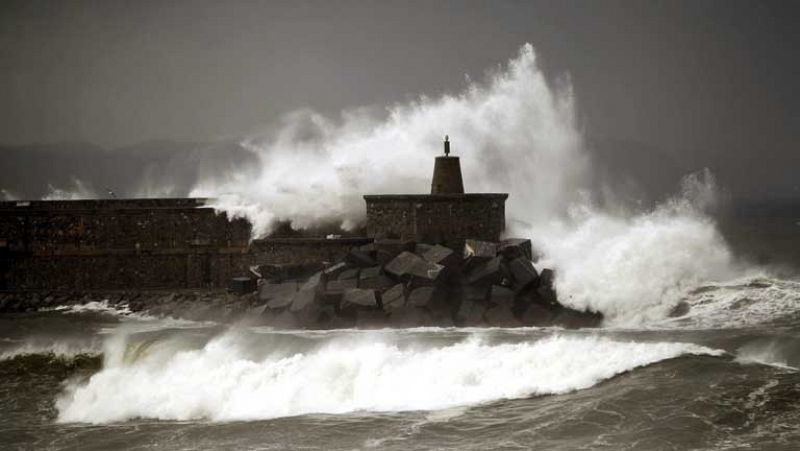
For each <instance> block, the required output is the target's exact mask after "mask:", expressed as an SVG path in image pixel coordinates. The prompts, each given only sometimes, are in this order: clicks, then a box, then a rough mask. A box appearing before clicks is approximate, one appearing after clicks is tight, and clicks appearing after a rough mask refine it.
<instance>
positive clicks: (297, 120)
mask: <svg viewBox="0 0 800 451" xmlns="http://www.w3.org/2000/svg"><path fill="white" fill-rule="evenodd" d="M576 110H577V107H576V101H575V96H574V94H573V90H572V87H571V85H570V83H569V79H568V78H567V77H564V78H563V79H561V80H558V81H557V82H555V83H553V82H550V81H548V80H547V78H546V77H545V76H544V74H543V72H542V71H541V70H540V69H539V67H538V64H537V60H536V54H535V52H534V50H533V47H532V46H530V45H525V46H523V47H522V49H521V50H520V52H519V54H518V55H517V56H516V57H515V58H513V59H511V60H510V61H509V63H508V64H507V66H505V68H502V69H498V70H497V71H495V72H494V73H493V74H492V75H491V76H490V77H489V79H488V80H487V81H486V82H484V83H472V82H470V83H468V85H467V86H466V87H465V88H464V90H463V92H461V93H457V94H447V95H442V96H439V97H425V96H423V97H420V98H419V99H418V100H416V101H413V102H410V103H407V104H395V105H392V106H391V107H389V108H388V109H387V110H386V112H385V114H383V115H381V114H373V113H372V112H370V110H356V111H348V112H344V113H342V115H341V117H339V118H329V117H324V116H322V115H320V114H317V113H315V112H313V111H299V112H294V113H291V114H288V115H287V116H286V117H285V118H284V119H283V121H282V122H281V123H279V124H277V125H276V126H275V127H273V128H272V129H270V130H269V131H267V132H265V133H263V134H260V135H258V136H253V137H250V138H248V139H247V140H245V142H244V143H243V145H244V146H246V147H247V148H248V149H250V150H251V151H252V152H254V153H255V154H256V155H257V156H258V158H259V159H260V161H261V167H260V168H259V169H258V171H257V172H258V176H257V177H255V178H253V177H252V174H251V172H248V173H247V174H245V173H243V172H235V171H233V172H224V173H222V174H218V175H217V176H215V177H214V178H213V179H206V180H203V181H201V182H200V183H198V185H197V186H196V187H195V188H194V190H193V192H192V194H193V195H197V196H211V197H215V198H217V199H218V203H217V204H216V207H217V208H219V209H221V210H224V211H226V212H228V213H229V214H232V215H243V216H247V217H248V218H250V219H251V220H252V221H253V222H254V224H255V231H256V234H260V233H264V232H266V231H268V230H269V229H270V227H271V225H272V224H273V222H274V221H275V220H278V219H282V220H290V221H292V223H293V225H294V226H295V227H307V226H312V225H316V224H320V223H327V222H330V221H338V222H340V223H341V224H342V225H343V226H344V227H354V226H355V225H357V224H359V223H360V222H362V221H363V220H364V203H363V199H362V198H361V195H362V194H364V193H405V192H412V193H413V192H417V193H423V192H425V191H426V189H427V187H428V186H429V180H428V177H429V176H430V173H429V172H428V171H426V170H424V168H430V165H431V158H432V157H433V156H434V155H436V154H438V153H440V152H441V149H440V146H441V143H440V142H441V139H442V137H443V135H444V134H445V133H449V134H450V136H451V138H452V142H453V150H454V152H455V153H457V154H459V155H461V157H462V160H461V161H462V165H463V172H464V180H465V188H466V189H467V191H471V192H509V193H510V194H511V196H510V197H509V199H508V204H507V208H506V212H507V216H508V220H507V223H508V225H509V234H514V235H519V236H526V237H531V238H532V239H533V240H534V242H535V244H536V246H537V247H538V248H539V249H541V250H543V251H544V252H545V257H546V262H547V264H548V265H551V266H552V267H554V268H555V269H556V270H557V273H556V274H557V275H556V285H557V288H558V291H559V294H560V297H561V298H562V299H564V300H565V302H566V303H567V304H569V305H571V306H574V307H578V308H589V309H592V310H596V311H601V312H603V313H604V314H605V315H606V318H607V319H608V321H609V322H610V323H612V324H625V325H632V324H642V323H644V322H647V321H652V320H654V319H660V318H663V317H664V316H665V315H666V313H667V312H668V311H669V310H670V309H671V308H672V307H673V306H674V305H675V304H676V303H677V302H678V301H679V299H680V297H681V295H682V294H685V292H686V291H687V289H689V288H691V287H693V286H696V285H697V284H699V283H702V282H708V281H721V280H726V279H728V278H731V277H739V276H741V269H739V268H737V267H736V265H735V264H734V262H733V259H732V257H731V255H730V253H729V251H728V248H727V246H726V244H725V243H724V241H723V239H722V238H721V236H720V234H719V233H718V231H717V228H716V226H715V225H714V223H713V222H712V221H711V220H710V219H709V218H708V217H707V216H706V215H705V214H704V213H703V209H704V207H706V206H708V205H709V204H711V203H713V200H714V197H715V196H714V194H715V185H714V183H713V177H711V174H710V173H709V172H708V171H705V172H700V173H698V174H696V175H690V176H688V177H687V179H686V181H685V183H684V184H683V186H682V187H681V188H679V191H678V193H677V195H676V196H675V198H674V199H672V200H670V201H667V202H665V203H664V204H662V205H660V206H657V207H655V208H654V209H652V210H650V211H645V212H637V213H631V212H628V211H626V209H625V208H624V206H621V205H617V204H616V203H614V202H612V201H611V200H610V199H613V198H617V197H620V198H622V197H625V196H614V195H613V193H612V194H611V195H607V194H608V193H609V192H610V190H609V189H607V188H605V187H599V188H598V187H597V184H595V183H594V180H596V175H595V174H593V172H592V167H593V166H592V164H591V157H592V155H591V152H590V151H589V150H588V149H587V146H585V145H584V139H583V136H582V133H581V126H580V124H579V122H578V121H577V119H576V117H577V113H576ZM698 169H700V168H698ZM299 174H302V176H299ZM675 183H676V188H678V184H679V181H678V180H676V181H675ZM593 187H594V188H598V189H595V190H593V189H592V188H593ZM598 205H603V207H602V208H601V207H599V206H598Z"/></svg>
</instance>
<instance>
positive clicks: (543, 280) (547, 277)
mask: <svg viewBox="0 0 800 451" xmlns="http://www.w3.org/2000/svg"><path fill="white" fill-rule="evenodd" d="M554 279H555V274H554V273H553V270H552V269H548V268H545V269H543V270H542V273H541V274H540V275H539V286H538V287H537V288H536V294H537V295H538V297H539V298H540V299H541V300H542V301H544V302H545V303H548V304H557V303H558V296H557V295H556V290H555V287H554V283H555V280H554Z"/></svg>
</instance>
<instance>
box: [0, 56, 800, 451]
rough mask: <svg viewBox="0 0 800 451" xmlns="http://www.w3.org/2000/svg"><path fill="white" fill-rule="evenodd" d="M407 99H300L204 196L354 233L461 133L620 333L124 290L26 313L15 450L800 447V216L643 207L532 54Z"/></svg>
mask: <svg viewBox="0 0 800 451" xmlns="http://www.w3.org/2000/svg"><path fill="white" fill-rule="evenodd" d="M384 113H385V114H377V115H375V114H372V113H371V112H370V111H361V110H358V111H352V112H348V113H346V114H343V115H342V116H341V117H337V118H332V119H331V118H326V117H324V116H322V115H320V114H317V113H314V112H313V111H299V112H295V113H292V114H289V115H287V117H286V118H285V120H284V121H283V122H282V123H281V124H279V125H277V126H276V127H275V128H274V129H272V130H269V131H267V132H265V133H263V134H259V135H256V136H253V137H250V138H248V139H246V140H243V141H242V142H241V147H242V149H244V150H243V151H246V152H248V155H250V156H251V158H250V159H249V160H248V164H247V165H246V167H243V166H237V165H235V164H232V165H230V167H228V166H225V168H216V169H215V170H214V171H213V174H211V175H208V176H205V177H200V176H198V180H197V181H196V183H193V184H192V189H191V191H190V192H189V193H188V194H190V195H192V196H200V197H205V196H208V197H212V198H214V199H216V201H217V204H216V205H215V206H216V207H217V208H218V209H219V210H220V211H221V212H225V213H227V214H229V215H239V216H245V217H247V218H248V219H249V220H250V221H251V222H252V223H253V224H254V229H255V234H257V235H263V234H266V233H269V232H270V230H269V228H270V227H271V225H272V224H274V223H275V221H276V220H287V219H288V220H291V222H292V225H293V227H297V228H305V227H313V226H317V225H320V224H321V223H325V222H326V221H328V222H331V221H332V222H334V223H335V224H337V225H341V227H342V228H344V229H348V228H350V229H352V228H356V227H357V226H358V224H359V223H360V222H363V211H364V208H363V207H364V206H363V200H362V197H361V196H362V195H363V194H364V193H404V192H409V190H411V191H414V192H419V190H422V191H425V190H426V189H427V188H428V187H429V185H428V182H429V179H428V177H429V175H430V174H429V173H428V172H427V170H423V171H421V170H420V168H428V167H429V163H430V157H431V156H432V155H435V154H437V153H438V152H439V150H438V149H439V143H440V140H441V137H442V135H443V134H444V133H443V131H445V132H447V133H450V136H451V139H452V141H453V146H454V151H455V152H457V153H458V154H460V155H461V156H462V158H463V160H462V161H463V162H464V166H463V169H464V178H465V181H466V184H467V186H466V189H467V191H469V192H508V193H510V196H509V200H508V205H507V217H508V220H507V234H508V235H509V236H511V237H524V238H530V239H531V241H532V242H533V244H534V246H535V250H536V252H537V254H538V257H537V258H539V260H538V261H537V262H536V265H537V267H548V268H554V269H555V274H556V276H555V287H556V290H557V292H558V296H559V301H560V302H562V303H563V304H565V305H566V306H568V307H571V308H575V309H578V310H590V311H594V312H601V313H602V314H603V315H604V321H603V324H602V327H599V328H594V329H579V330H565V329H559V328H553V327H544V328H524V327H523V328H514V329H500V328H417V329H383V330H325V331H312V330H276V329H271V328H268V327H263V326H253V325H248V324H247V323H236V324H225V323H221V322H215V321H201V322H198V321H190V320H187V319H180V318H175V317H169V316H159V315H155V314H153V313H147V312H132V311H130V310H129V309H126V308H125V306H123V305H112V304H111V303H103V302H94V303H88V304H80V303H67V304H65V305H63V306H60V307H55V308H52V307H51V308H49V309H44V310H39V311H28V312H26V313H13V314H12V313H8V314H3V315H0V406H2V414H0V448H3V449H37V450H47V449H81V450H91V449H97V450H106V449H163V450H172V449H174V450H178V449H182V450H183V449H210V450H211V449H213V450H219V449H260V450H264V449H276V450H283V449H306V450H312V449H319V450H355V449H360V450H361V449H363V450H366V449H380V450H407V449H420V450H426V449H430V450H434V449H436V450H442V449H451V450H486V449H496V450H512V449H537V450H575V449H587V450H589V449H590V450H602V449H606V450H614V451H618V450H647V451H650V450H728V449H736V450H738V449H749V450H781V449H785V450H790V449H792V450H794V449H798V447H799V446H800V369H799V368H800V282H798V281H797V280H798V279H797V277H796V270H791V269H787V267H788V266H791V265H796V264H797V262H798V254H797V249H800V245H798V240H797V231H798V230H800V226H798V224H800V223H798V221H800V217H798V215H797V210H796V209H795V210H792V211H790V212H788V213H786V214H782V215H777V216H776V215H772V216H770V217H769V218H767V219H766V220H765V219H764V218H760V217H759V214H758V212H755V213H753V212H750V213H747V212H744V213H741V212H740V213H741V214H739V216H737V215H733V216H731V218H732V219H728V220H720V219H719V218H720V217H719V216H714V214H715V212H714V209H715V208H717V207H716V206H718V205H719V202H718V200H719V198H720V196H718V194H719V192H720V189H718V188H717V187H716V185H715V183H714V177H713V175H712V173H711V171H703V170H702V168H696V169H699V170H700V171H699V172H695V173H691V174H689V175H688V176H687V177H686V178H685V179H684V181H683V183H679V180H675V184H676V189H675V193H674V195H670V196H666V197H661V198H655V199H650V200H652V202H650V203H638V201H639V200H641V199H639V197H637V196H638V195H639V194H641V192H642V190H641V189H639V188H640V187H638V186H636V185H635V184H633V182H631V181H630V180H629V179H628V178H624V177H621V176H618V177H605V176H604V175H603V171H599V170H598V168H600V167H602V165H603V164H604V159H603V158H602V155H597V154H596V153H594V152H593V149H592V146H591V145H590V143H588V142H587V140H585V139H584V137H583V134H582V131H581V130H582V128H583V127H582V125H581V124H580V123H579V121H578V119H577V117H578V115H577V114H576V107H575V102H574V93H573V92H572V88H571V87H570V86H569V83H568V80H566V81H562V82H560V83H559V82H550V81H549V80H548V79H547V78H546V77H545V76H544V74H543V73H542V71H541V70H540V69H539V68H538V66H537V63H536V55H535V53H534V51H533V48H532V47H531V46H529V45H526V46H524V47H523V48H522V49H521V50H520V52H519V54H518V55H517V56H516V57H515V58H513V59H511V60H510V61H509V63H508V65H507V66H504V67H503V68H500V69H498V70H497V71H496V73H495V72H493V73H490V74H489V76H488V80H487V81H486V82H484V83H472V82H469V85H468V86H467V87H466V88H465V89H464V91H463V92H461V93H459V94H446V95H442V96H440V97H427V98H426V97H423V98H420V99H419V100H415V101H412V102H408V103H406V104H398V105H395V106H392V107H391V108H389V109H388V112H384ZM654 120H655V119H654ZM376 149H380V150H381V151H376ZM384 150H385V151H384ZM189 164H190V162H186V163H185V164H183V163H182V164H181V165H182V167H183V166H186V165H189ZM298 174H302V177H299V176H297V175H298ZM148 180H149V181H153V180H152V177H151V178H150V179H148ZM156 182H157V180H156ZM154 184H157V183H155V182H154ZM410 187H411V188H410ZM722 188H723V191H724V187H722ZM153 192H155V193H156V194H161V195H163V194H164V191H157V190H156V191H150V192H148V193H150V194H153ZM167 193H171V192H167ZM232 193H233V194H232ZM57 194H58V196H56V197H54V198H63V197H64V196H65V194H64V193H62V192H60V193H57ZM78 194H80V193H78ZM173 194H174V193H173ZM183 194H187V193H183ZM71 196H72V195H71V194H70V195H69V196H67V197H68V198H72V197H71ZM722 197H724V196H722ZM770 218H772V219H770ZM775 218H777V219H775ZM773 219H774V220H773ZM764 243H772V244H771V245H764ZM732 245H733V247H732ZM737 247H738V248H739V249H737ZM745 248H746V249H745ZM742 251H744V252H742ZM745 254H748V255H745ZM779 257H780V258H779ZM540 265H541V266H540ZM787 265H788V266H787ZM131 289H136V287H131Z"/></svg>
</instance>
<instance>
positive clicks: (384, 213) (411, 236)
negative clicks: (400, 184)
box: [364, 193, 508, 249]
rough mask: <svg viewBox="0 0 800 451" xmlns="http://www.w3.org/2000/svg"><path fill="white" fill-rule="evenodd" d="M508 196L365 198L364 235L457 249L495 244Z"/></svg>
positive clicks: (466, 195)
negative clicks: (469, 241)
mask: <svg viewBox="0 0 800 451" xmlns="http://www.w3.org/2000/svg"><path fill="white" fill-rule="evenodd" d="M507 198H508V194H503V193H481V194H438V195H416V194H414V195H412V194H395V195H368V196H364V199H365V200H366V202H367V236H368V237H370V238H401V239H407V240H415V241H420V242H425V243H438V244H444V245H446V246H449V247H452V248H454V249H460V248H461V246H462V244H463V242H464V240H465V239H467V238H474V239H479V240H484V241H498V240H499V239H500V235H501V234H502V232H503V230H504V229H505V201H506V199H507Z"/></svg>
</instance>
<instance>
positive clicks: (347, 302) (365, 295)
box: [342, 288, 378, 308]
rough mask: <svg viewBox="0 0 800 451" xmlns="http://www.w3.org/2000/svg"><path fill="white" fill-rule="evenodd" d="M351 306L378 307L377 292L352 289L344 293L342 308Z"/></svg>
mask: <svg viewBox="0 0 800 451" xmlns="http://www.w3.org/2000/svg"><path fill="white" fill-rule="evenodd" d="M350 306H361V307H371V308H377V307H378V299H377V298H376V297H375V290H367V289H363V288H351V289H349V290H346V291H345V292H344V295H343V296H342V308H347V307H350Z"/></svg>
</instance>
